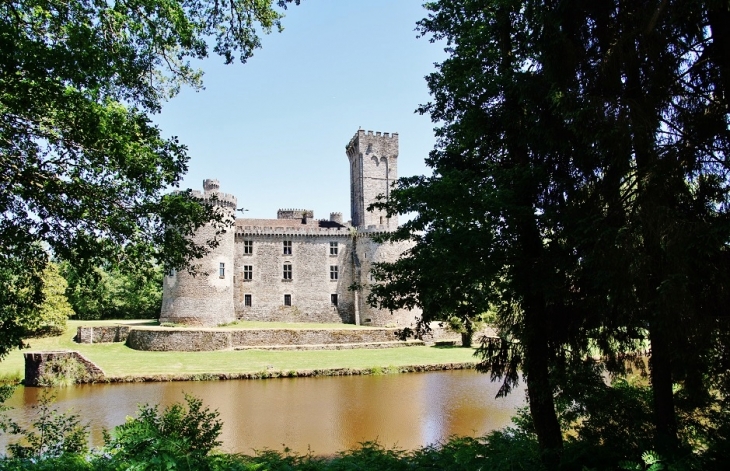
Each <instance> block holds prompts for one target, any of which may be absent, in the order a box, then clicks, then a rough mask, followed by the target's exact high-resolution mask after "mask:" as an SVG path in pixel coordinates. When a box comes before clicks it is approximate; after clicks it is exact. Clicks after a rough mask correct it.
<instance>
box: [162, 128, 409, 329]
mask: <svg viewBox="0 0 730 471" xmlns="http://www.w3.org/2000/svg"><path fill="white" fill-rule="evenodd" d="M346 152H347V157H348V159H349V163H350V214H351V220H350V221H347V222H343V218H342V214H341V213H331V214H330V217H329V219H314V214H313V211H311V210H307V209H280V210H279V211H278V212H277V218H276V219H245V218H243V219H235V225H234V227H233V230H228V231H227V232H226V233H225V234H223V235H222V236H221V237H220V244H219V245H218V247H217V248H215V249H213V250H212V251H211V252H210V253H209V254H208V256H207V257H205V258H204V259H202V260H201V261H200V267H201V271H203V272H205V273H206V274H207V276H201V275H198V276H195V277H193V276H191V275H190V274H188V273H187V272H177V273H175V272H172V273H169V274H168V275H166V276H165V278H164V281H163V301H162V311H161V313H160V322H174V323H180V324H192V325H202V326H215V325H219V324H223V323H228V322H232V321H235V320H238V319H241V320H252V321H271V322H274V321H278V322H320V323H323V322H329V323H348V324H358V325H372V326H388V327H403V326H408V325H410V324H412V323H413V321H414V318H415V316H418V315H420V312H415V311H395V312H391V311H387V310H381V309H376V308H372V307H370V306H369V305H368V304H367V302H366V298H367V295H368V287H369V285H370V282H371V281H372V279H371V277H370V268H371V266H372V264H373V263H377V262H383V261H394V260H396V259H397V258H398V257H399V256H400V254H402V253H403V252H404V251H405V250H406V249H408V248H409V247H410V244H408V243H397V244H393V243H382V244H381V243H378V242H376V241H375V240H374V239H373V236H376V235H378V234H381V233H383V232H386V231H392V230H394V229H395V228H396V227H397V226H398V220H397V217H391V218H388V217H387V215H386V213H385V212H384V211H372V212H369V211H367V207H368V206H369V205H370V204H371V203H374V202H375V201H376V199H377V197H378V196H379V195H385V196H386V197H387V196H388V194H389V191H390V186H391V183H392V182H393V181H394V180H395V179H396V178H397V168H398V167H397V164H398V134H397V133H393V134H389V133H380V132H376V133H373V132H372V131H367V132H366V131H363V130H359V131H358V132H357V133H356V134H355V136H354V137H353V138H352V139H351V140H350V142H349V143H348V144H347V146H346ZM203 187H204V192H203V193H200V192H195V194H196V195H197V196H198V197H200V198H203V199H209V198H211V197H212V196H213V195H216V196H217V200H216V201H217V202H216V204H217V205H219V206H220V207H221V208H223V209H224V210H225V211H228V213H229V215H230V217H234V215H235V211H236V207H237V201H236V198H235V197H234V196H233V195H229V194H226V193H221V192H220V191H219V189H220V185H219V183H218V181H217V180H205V181H204V182H203ZM214 235H215V228H213V227H212V226H205V227H203V228H201V229H200V230H199V231H198V232H197V233H196V236H195V239H196V242H198V243H205V241H206V240H210V239H212V238H213V237H214Z"/></svg>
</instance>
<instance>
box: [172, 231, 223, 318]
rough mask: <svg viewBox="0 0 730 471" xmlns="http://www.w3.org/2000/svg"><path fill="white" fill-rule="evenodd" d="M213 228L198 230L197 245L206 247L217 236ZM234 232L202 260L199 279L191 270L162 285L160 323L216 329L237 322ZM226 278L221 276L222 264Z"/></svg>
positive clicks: (173, 274) (177, 274)
mask: <svg viewBox="0 0 730 471" xmlns="http://www.w3.org/2000/svg"><path fill="white" fill-rule="evenodd" d="M215 232H216V231H215V229H214V228H213V227H211V226H210V225H206V226H205V227H203V228H201V229H199V230H198V232H197V233H196V235H195V238H194V239H195V242H196V243H198V244H205V241H206V240H211V239H213V237H215ZM233 246H234V233H233V229H232V228H231V229H229V230H228V232H227V233H226V234H223V235H222V236H220V245H219V246H218V247H217V248H215V249H214V250H212V251H211V253H210V254H209V255H208V256H206V257H204V258H203V259H201V261H200V262H199V263H200V271H201V273H199V274H197V275H196V276H192V275H190V274H189V273H188V272H187V271H178V272H173V273H168V274H166V275H165V277H164V278H163V284H162V290H163V291H162V310H161V312H160V322H174V323H178V324H189V325H200V326H215V325H218V324H222V323H226V322H232V321H233V320H235V310H234V306H233V276H234V261H233V259H234V256H233V254H234V248H233ZM221 263H222V264H223V265H224V269H225V272H224V276H223V277H221V276H220V275H219V270H220V264H221Z"/></svg>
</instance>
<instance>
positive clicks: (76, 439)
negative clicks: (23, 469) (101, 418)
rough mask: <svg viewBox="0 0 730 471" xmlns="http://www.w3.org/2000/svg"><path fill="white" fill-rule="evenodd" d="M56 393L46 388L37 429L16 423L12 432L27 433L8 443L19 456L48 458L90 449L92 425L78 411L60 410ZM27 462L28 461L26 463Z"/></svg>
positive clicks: (39, 458)
mask: <svg viewBox="0 0 730 471" xmlns="http://www.w3.org/2000/svg"><path fill="white" fill-rule="evenodd" d="M54 399H55V396H54V395H52V394H49V393H48V392H47V391H44V392H43V394H42V395H41V398H40V400H39V404H38V405H37V406H34V407H35V408H37V409H38V418H37V419H36V421H35V422H33V428H34V429H33V430H23V429H21V428H20V427H17V426H16V429H15V430H14V431H13V432H12V433H16V434H18V433H20V434H22V435H23V438H22V441H21V442H20V443H13V444H10V445H8V450H9V451H10V453H11V454H12V455H13V456H14V457H15V458H20V459H21V460H22V459H30V458H32V459H34V461H39V460H45V459H49V458H57V457H60V456H65V457H67V458H69V459H72V458H71V457H72V456H73V455H80V454H83V453H86V452H88V442H87V436H88V433H89V427H88V425H82V424H81V420H80V418H79V416H78V415H77V414H73V413H71V412H66V413H59V412H58V411H57V410H55V409H53V408H52V407H51V405H52V404H53V401H54ZM26 465H27V463H26Z"/></svg>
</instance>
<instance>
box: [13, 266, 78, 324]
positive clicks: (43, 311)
mask: <svg viewBox="0 0 730 471" xmlns="http://www.w3.org/2000/svg"><path fill="white" fill-rule="evenodd" d="M41 282H42V284H43V287H42V289H41V294H42V295H43V302H42V303H41V304H40V305H39V306H38V307H37V309H36V311H35V312H33V313H32V315H29V316H25V317H22V318H20V319H18V323H19V324H20V326H22V327H23V329H24V330H25V335H44V334H46V333H50V334H59V333H61V332H63V331H64V329H65V328H66V320H68V318H69V316H72V315H73V314H74V311H73V309H72V308H71V304H69V302H68V298H66V288H67V287H68V283H66V280H65V279H64V278H63V276H61V273H60V269H59V266H58V264H56V263H53V262H51V263H48V264H47V265H46V267H45V269H44V270H43V272H42V274H41Z"/></svg>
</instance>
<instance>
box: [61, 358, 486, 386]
mask: <svg viewBox="0 0 730 471" xmlns="http://www.w3.org/2000/svg"><path fill="white" fill-rule="evenodd" d="M476 364H477V362H458V363H432V364H421V365H401V366H383V367H370V368H317V369H302V370H267V371H257V372H249V373H186V374H158V375H125V376H108V377H105V378H103V379H97V380H95V381H86V382H79V383H76V384H111V383H153V382H154V383H165V382H172V381H228V380H257V379H276V378H317V377H328V376H330V377H331V376H367V375H386V374H401V373H427V372H431V371H450V370H470V369H475V368H476Z"/></svg>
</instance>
